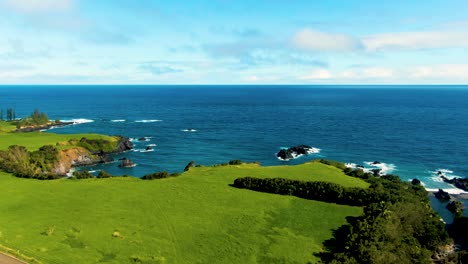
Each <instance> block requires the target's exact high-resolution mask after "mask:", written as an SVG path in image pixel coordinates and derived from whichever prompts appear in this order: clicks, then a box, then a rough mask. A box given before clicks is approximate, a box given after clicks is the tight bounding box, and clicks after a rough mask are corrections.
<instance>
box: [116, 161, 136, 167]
mask: <svg viewBox="0 0 468 264" xmlns="http://www.w3.org/2000/svg"><path fill="white" fill-rule="evenodd" d="M135 166H136V164H135V163H134V162H133V161H131V160H129V159H123V160H122V162H121V163H120V164H119V167H120V168H133V167H135Z"/></svg>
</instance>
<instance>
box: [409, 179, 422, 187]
mask: <svg viewBox="0 0 468 264" xmlns="http://www.w3.org/2000/svg"><path fill="white" fill-rule="evenodd" d="M411 184H413V185H421V181H420V180H418V179H416V178H415V179H413V180H412V181H411Z"/></svg>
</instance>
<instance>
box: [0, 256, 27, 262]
mask: <svg viewBox="0 0 468 264" xmlns="http://www.w3.org/2000/svg"><path fill="white" fill-rule="evenodd" d="M25 263H26V262H23V261H21V260H19V259H16V258H14V257H10V256H8V255H5V254H3V253H0V264H25Z"/></svg>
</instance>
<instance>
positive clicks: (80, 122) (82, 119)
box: [60, 118, 94, 125]
mask: <svg viewBox="0 0 468 264" xmlns="http://www.w3.org/2000/svg"><path fill="white" fill-rule="evenodd" d="M60 121H62V122H72V123H73V124H74V125H77V124H85V123H92V122H94V120H92V119H86V118H76V119H66V120H60Z"/></svg>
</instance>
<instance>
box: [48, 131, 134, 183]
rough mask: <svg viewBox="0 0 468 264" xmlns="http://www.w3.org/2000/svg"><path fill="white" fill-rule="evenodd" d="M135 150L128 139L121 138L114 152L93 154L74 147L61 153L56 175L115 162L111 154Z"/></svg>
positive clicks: (55, 171)
mask: <svg viewBox="0 0 468 264" xmlns="http://www.w3.org/2000/svg"><path fill="white" fill-rule="evenodd" d="M131 149H133V144H132V142H130V139H129V138H127V137H119V141H118V142H117V144H116V148H115V149H114V150H113V151H110V152H105V151H102V150H101V151H99V152H94V153H91V152H90V151H88V150H87V149H85V148H83V147H74V148H71V149H66V150H62V151H61V152H60V153H59V161H58V162H57V163H56V164H55V167H54V171H53V172H54V173H55V174H57V175H62V176H63V175H66V174H67V173H68V172H70V170H71V168H73V167H81V166H92V165H96V164H99V163H110V162H113V161H114V159H113V158H112V156H111V154H116V153H122V152H125V151H128V150H131Z"/></svg>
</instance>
